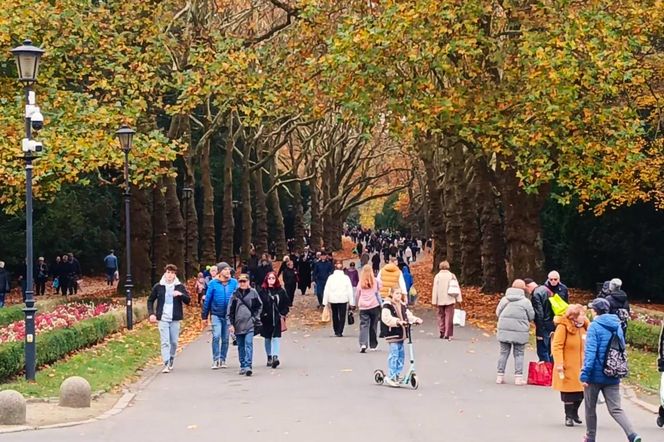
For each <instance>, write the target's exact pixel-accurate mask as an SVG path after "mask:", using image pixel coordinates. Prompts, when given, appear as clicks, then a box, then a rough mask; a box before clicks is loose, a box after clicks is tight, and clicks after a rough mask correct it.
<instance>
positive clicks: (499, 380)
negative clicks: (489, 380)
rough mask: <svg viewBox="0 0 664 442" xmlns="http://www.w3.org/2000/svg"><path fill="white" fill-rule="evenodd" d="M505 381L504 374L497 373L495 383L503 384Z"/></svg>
mask: <svg viewBox="0 0 664 442" xmlns="http://www.w3.org/2000/svg"><path fill="white" fill-rule="evenodd" d="M504 383H505V376H504V375H502V374H499V375H497V376H496V384H504Z"/></svg>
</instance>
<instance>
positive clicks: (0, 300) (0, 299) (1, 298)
mask: <svg viewBox="0 0 664 442" xmlns="http://www.w3.org/2000/svg"><path fill="white" fill-rule="evenodd" d="M4 306H5V293H4V292H0V308H2V307H4Z"/></svg>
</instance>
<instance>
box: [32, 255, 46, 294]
mask: <svg viewBox="0 0 664 442" xmlns="http://www.w3.org/2000/svg"><path fill="white" fill-rule="evenodd" d="M34 275H35V285H36V289H37V290H36V293H35V294H36V295H37V296H44V295H45V294H46V282H47V281H48V264H46V261H44V257H43V256H40V257H39V259H37V265H36V266H35V270H34Z"/></svg>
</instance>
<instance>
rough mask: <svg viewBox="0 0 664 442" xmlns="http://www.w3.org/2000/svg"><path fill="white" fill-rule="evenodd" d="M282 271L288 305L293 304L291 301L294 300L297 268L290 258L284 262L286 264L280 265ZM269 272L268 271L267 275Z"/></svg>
mask: <svg viewBox="0 0 664 442" xmlns="http://www.w3.org/2000/svg"><path fill="white" fill-rule="evenodd" d="M281 269H283V271H282V272H281V274H282V277H283V279H284V288H285V289H286V295H288V306H289V307H292V306H293V301H295V288H296V287H297V280H298V274H297V268H296V267H295V262H293V260H292V259H289V260H288V262H287V263H286V266H285V267H284V266H283V265H282V266H281ZM269 275H270V274H269V273H268V276H269Z"/></svg>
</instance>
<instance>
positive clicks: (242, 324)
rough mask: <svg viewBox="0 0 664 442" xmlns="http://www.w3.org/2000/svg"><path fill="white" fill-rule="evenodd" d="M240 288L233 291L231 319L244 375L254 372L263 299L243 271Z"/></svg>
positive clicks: (241, 370)
mask: <svg viewBox="0 0 664 442" xmlns="http://www.w3.org/2000/svg"><path fill="white" fill-rule="evenodd" d="M238 284H239V288H238V289H237V290H235V293H233V297H232V298H231V307H230V313H229V319H230V323H231V327H230V331H231V333H233V334H234V335H235V338H236V339H237V350H238V359H239V360H240V372H239V374H240V375H242V376H251V375H252V374H253V368H252V363H253V356H254V333H255V332H260V330H256V328H255V325H257V324H260V315H261V309H262V305H261V300H260V297H259V296H258V293H257V292H256V290H254V289H253V288H252V287H251V286H250V285H249V275H247V274H246V273H242V274H241V275H240V276H239V278H238Z"/></svg>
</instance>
